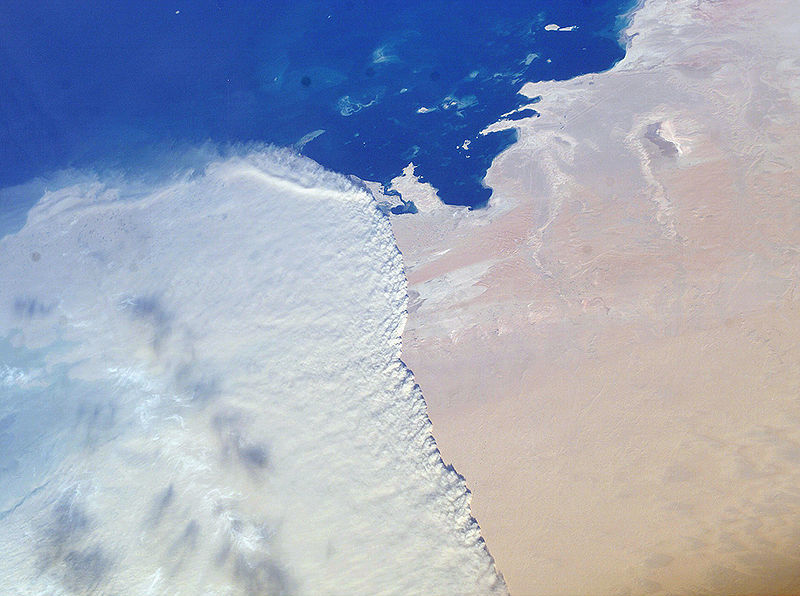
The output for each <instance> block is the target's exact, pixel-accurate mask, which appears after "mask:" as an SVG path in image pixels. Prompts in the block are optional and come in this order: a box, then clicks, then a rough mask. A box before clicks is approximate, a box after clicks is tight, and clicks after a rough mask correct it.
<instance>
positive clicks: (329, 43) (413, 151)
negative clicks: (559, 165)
mask: <svg viewBox="0 0 800 596" xmlns="http://www.w3.org/2000/svg"><path fill="white" fill-rule="evenodd" d="M631 4H632V3H631V0H626V1H622V0H615V1H610V0H609V1H600V2H590V1H588V0H568V1H566V0H538V1H536V2H519V1H513V2H504V3H502V4H500V5H496V4H493V3H483V2H454V1H440V2H425V3H422V2H411V3H409V2H406V1H403V2H400V1H396V0H389V1H386V2H360V1H354V0H351V1H347V2H343V1H335V2H333V1H324V0H319V1H305V2H286V1H277V2H274V1H273V2H240V3H233V4H230V3H220V2H210V1H208V2H187V1H173V2H159V3H157V4H155V3H153V4H147V5H142V4H139V3H125V2H97V1H92V2H82V3H77V4H76V3H73V2H63V1H61V2H59V1H56V2H48V3H16V4H14V5H9V6H7V7H6V8H5V10H4V16H3V19H2V20H0V39H2V43H0V187H6V186H10V185H14V184H19V183H21V182H23V181H25V180H28V179H30V178H31V177H32V176H36V175H40V174H42V173H45V172H47V171H49V170H53V169H59V168H64V167H68V166H77V167H85V166H87V165H92V166H97V165H98V164H99V165H102V166H113V167H116V168H121V169H123V170H127V169H130V168H132V167H139V168H141V169H145V168H148V167H151V166H152V162H153V160H155V161H156V162H158V160H159V158H158V156H159V155H161V154H162V153H163V152H165V151H168V150H170V149H172V148H174V147H175V146H176V145H177V146H181V145H186V144H195V143H198V142H202V141H206V140H211V141H213V142H217V143H219V142H223V143H225V142H242V141H253V140H254V141H259V142H268V143H274V144H277V145H282V146H295V147H296V148H297V149H298V150H300V151H302V152H303V153H304V154H306V155H308V156H309V157H311V158H313V159H315V160H316V161H318V162H320V163H321V164H322V165H324V166H325V167H328V168H330V169H333V170H335V171H338V172H342V173H345V174H355V175H357V176H359V177H361V178H364V179H370V180H377V181H381V182H384V183H385V182H388V181H389V180H390V179H391V178H392V177H394V176H397V175H398V174H399V173H400V171H401V170H402V168H403V167H404V166H406V165H407V164H408V163H409V162H410V161H413V162H414V163H415V164H416V165H417V171H418V173H420V174H421V175H422V176H423V177H424V178H425V179H427V180H428V181H430V182H431V183H432V184H433V185H434V186H435V187H437V188H438V189H439V191H440V195H441V197H442V199H443V200H444V201H445V202H448V203H454V204H464V205H471V206H480V205H483V204H485V202H486V201H487V199H488V197H489V194H490V191H489V190H488V189H486V188H484V187H483V186H482V184H481V181H482V179H483V176H484V174H485V171H486V169H487V167H488V166H489V165H490V163H491V161H492V159H494V157H495V156H496V155H497V154H498V153H499V152H500V151H501V150H502V149H503V148H505V147H507V146H508V145H509V143H511V142H513V140H514V134H513V132H505V133H499V134H493V135H488V136H480V135H479V134H478V133H479V132H480V131H481V130H482V129H483V128H484V127H485V126H486V125H488V124H490V123H491V122H493V121H495V120H497V118H498V117H500V115H501V114H503V113H505V112H507V111H509V110H511V109H514V108H516V107H518V106H519V105H521V103H520V102H521V100H522V99H523V98H521V97H520V96H518V95H517V94H516V92H517V90H518V89H519V88H520V87H521V85H522V84H523V83H524V82H526V81H528V80H539V79H565V78H570V77H573V76H575V75H578V74H581V73H585V72H592V71H599V70H604V69H607V68H609V67H610V66H612V65H613V64H614V62H616V61H617V60H619V59H620V58H621V57H622V55H623V48H622V47H621V46H620V45H619V43H618V40H617V37H618V31H619V27H620V25H621V21H620V19H618V17H617V15H619V14H621V13H623V12H624V11H625V10H627V9H629V8H630V7H631ZM551 23H555V24H558V25H561V26H572V25H575V26H577V29H576V30H574V31H570V32H558V31H546V30H545V29H544V27H545V26H546V25H548V24H551ZM464 141H470V143H469V144H468V148H466V149H465V148H464ZM148 160H150V161H148ZM0 207H2V205H0Z"/></svg>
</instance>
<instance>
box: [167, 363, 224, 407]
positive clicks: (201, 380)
mask: <svg viewBox="0 0 800 596" xmlns="http://www.w3.org/2000/svg"><path fill="white" fill-rule="evenodd" d="M175 384H176V385H177V386H178V388H179V390H180V391H183V392H185V393H188V394H189V395H190V396H191V398H192V401H196V402H209V401H211V400H212V399H214V398H215V397H217V396H218V395H219V394H220V391H221V390H220V386H219V381H218V380H217V378H216V377H212V376H208V375H205V374H202V373H200V374H198V371H197V367H196V366H194V365H193V364H182V365H180V366H179V367H178V368H177V370H176V371H175Z"/></svg>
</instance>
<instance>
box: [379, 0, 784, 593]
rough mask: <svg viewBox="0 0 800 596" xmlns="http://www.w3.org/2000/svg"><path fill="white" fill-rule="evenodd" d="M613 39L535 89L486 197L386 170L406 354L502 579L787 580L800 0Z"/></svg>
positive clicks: (736, 7)
mask: <svg viewBox="0 0 800 596" xmlns="http://www.w3.org/2000/svg"><path fill="white" fill-rule="evenodd" d="M627 33H628V35H629V36H631V41H630V44H629V50H628V54H627V57H626V58H625V60H624V61H623V62H621V63H620V64H618V65H617V66H616V67H615V68H614V69H612V70H611V71H609V72H607V73H603V74H598V75H587V76H584V77H580V78H578V79H574V80H572V81H568V82H555V83H552V82H546V83H538V84H528V85H527V86H526V87H525V89H524V91H525V93H526V94H527V95H529V96H531V97H535V96H538V95H541V96H542V101H541V102H540V103H538V104H537V105H536V109H537V110H538V111H539V112H540V113H541V117H540V118H531V119H527V120H521V121H516V122H513V125H514V126H516V127H518V128H519V134H520V141H519V142H518V143H517V144H516V145H514V146H513V147H512V148H510V149H509V150H508V151H506V152H505V153H504V154H503V155H501V156H500V157H499V158H498V159H497V160H496V161H495V164H494V165H493V167H492V169H491V170H490V172H489V175H488V177H487V183H488V184H489V185H490V186H491V187H492V188H493V189H494V191H495V193H494V196H493V199H492V203H491V206H490V207H489V208H488V209H486V210H482V211H480V212H468V211H466V210H464V209H461V208H450V207H445V206H442V205H438V204H437V202H436V199H435V196H433V191H432V189H430V188H429V187H426V186H424V185H421V184H419V183H418V182H415V180H414V178H413V175H412V173H411V170H409V171H408V173H407V175H406V176H404V177H403V178H401V179H398V180H397V181H396V186H397V188H399V189H400V190H401V191H402V192H403V193H404V195H405V198H415V199H416V200H417V204H418V206H419V207H420V213H418V214H416V215H403V216H398V217H393V226H394V231H395V235H396V238H397V240H398V243H399V246H400V249H401V250H402V252H403V256H404V260H405V264H406V269H407V275H408V279H409V290H410V294H411V298H412V299H411V302H410V304H409V320H408V325H407V328H406V331H405V336H404V359H405V361H406V362H407V363H408V365H409V366H410V367H411V368H412V369H413V370H414V373H415V375H416V378H417V380H418V382H419V383H420V385H421V387H422V390H423V392H424V395H425V397H426V399H427V402H428V406H429V411H430V416H431V419H432V420H433V424H434V434H435V436H436V438H437V441H438V443H439V446H440V448H441V451H442V453H443V455H444V458H445V460H446V461H448V462H452V463H453V464H454V465H455V467H456V469H457V470H458V471H459V472H460V473H462V474H463V475H464V476H465V477H466V479H467V483H468V485H469V486H470V488H471V490H472V491H473V503H472V509H473V513H474V515H475V517H476V518H477V520H478V522H479V523H480V525H481V528H482V531H483V535H484V537H485V538H486V541H487V544H488V546H489V549H490V551H491V552H492V554H493V555H494V556H495V559H496V562H497V566H498V568H499V569H500V571H501V572H502V573H503V574H504V576H505V578H506V580H507V582H508V585H509V588H510V590H511V593H512V594H513V595H516V596H524V595H555V594H565V595H579V594H587V595H588V594H592V595H605V594H789V593H793V594H798V593H800V287H798V282H799V281H800V179H799V178H798V172H800V169H798V168H800V163H799V162H800V2H796V1H795V0H759V1H744V0H720V1H712V0H649V1H648V2H646V3H645V6H644V7H643V8H642V9H640V10H639V12H637V13H636V16H635V18H634V20H633V22H632V24H631V26H630V28H629V30H628V32H627ZM511 124H512V123H502V122H501V123H498V124H496V125H493V127H494V128H504V127H506V126H511Z"/></svg>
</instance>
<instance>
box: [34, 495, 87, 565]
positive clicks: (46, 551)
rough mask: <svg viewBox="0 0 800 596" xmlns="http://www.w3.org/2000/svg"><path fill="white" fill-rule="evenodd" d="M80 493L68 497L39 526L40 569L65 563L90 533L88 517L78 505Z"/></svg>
mask: <svg viewBox="0 0 800 596" xmlns="http://www.w3.org/2000/svg"><path fill="white" fill-rule="evenodd" d="M76 499H77V492H72V493H70V494H65V495H64V496H62V497H61V498H60V499H59V500H58V501H57V502H56V503H55V505H54V506H53V508H52V509H51V511H50V512H49V514H48V515H46V516H45V519H44V520H43V522H42V523H41V525H40V526H39V527H38V532H37V534H38V540H37V544H36V554H37V566H38V568H39V570H40V571H45V570H47V569H51V568H53V567H56V566H60V565H61V564H63V562H64V558H65V556H66V554H67V553H69V552H72V551H73V550H75V547H76V545H77V544H78V543H79V542H80V541H82V540H83V539H84V538H85V537H86V535H87V534H88V532H89V529H90V523H89V517H88V516H87V515H86V513H85V512H84V511H83V508H81V507H80V506H79V505H78V503H77V502H76Z"/></svg>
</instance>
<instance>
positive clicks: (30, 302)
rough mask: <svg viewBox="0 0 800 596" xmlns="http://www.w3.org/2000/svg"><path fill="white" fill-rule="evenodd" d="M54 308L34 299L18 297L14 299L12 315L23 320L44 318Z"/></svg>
mask: <svg viewBox="0 0 800 596" xmlns="http://www.w3.org/2000/svg"><path fill="white" fill-rule="evenodd" d="M54 308H55V306H54V305H52V304H51V305H48V304H43V303H42V302H39V300H37V299H36V298H31V297H19V298H15V299H14V313H15V314H16V315H17V316H18V317H20V318H23V319H33V318H36V317H46V316H47V315H49V314H50V313H51V312H52V311H53V309H54Z"/></svg>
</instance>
